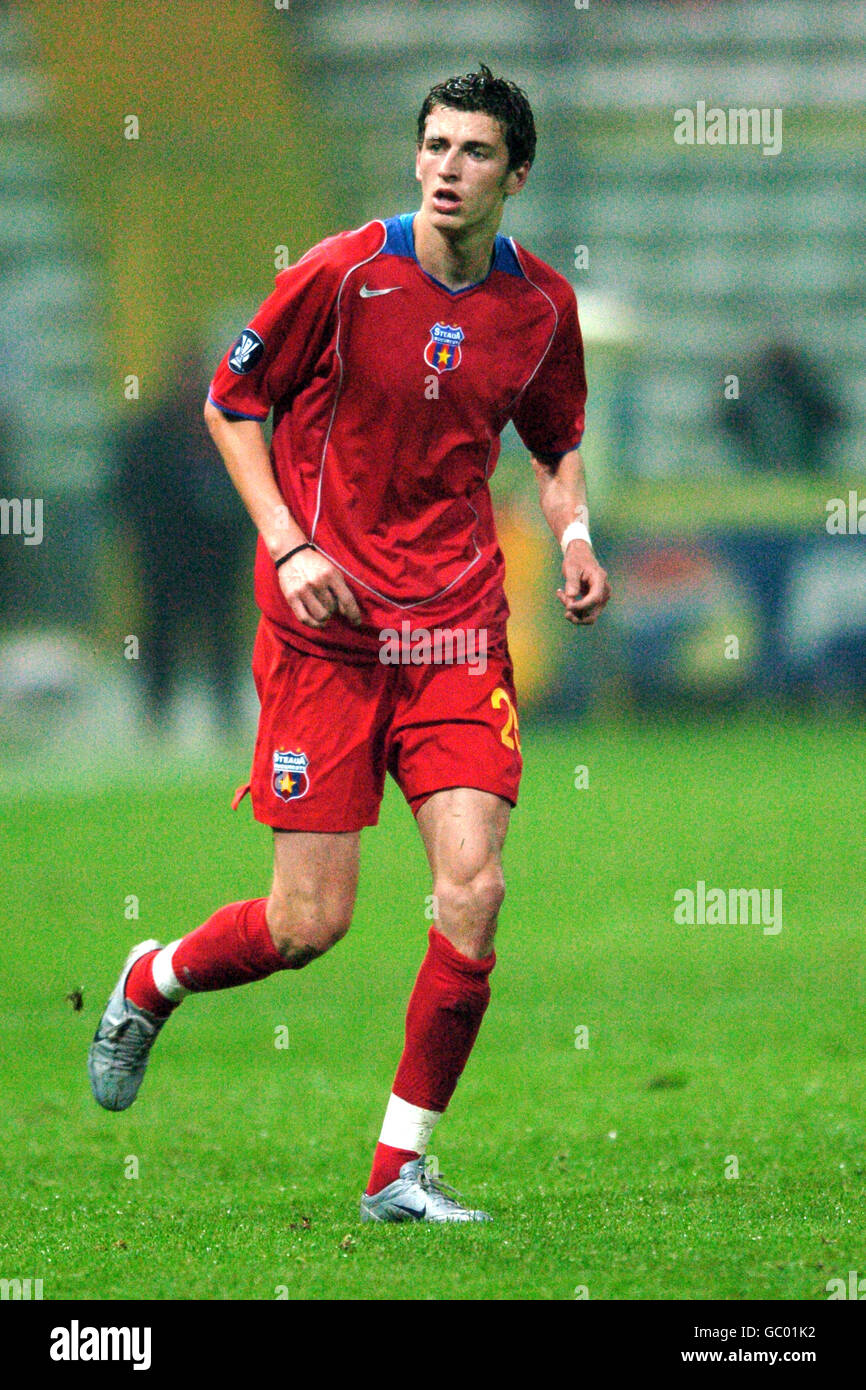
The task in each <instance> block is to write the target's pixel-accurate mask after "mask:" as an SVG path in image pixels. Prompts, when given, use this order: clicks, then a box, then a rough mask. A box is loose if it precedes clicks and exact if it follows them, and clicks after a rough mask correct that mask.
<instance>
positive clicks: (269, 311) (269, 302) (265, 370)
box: [209, 238, 339, 421]
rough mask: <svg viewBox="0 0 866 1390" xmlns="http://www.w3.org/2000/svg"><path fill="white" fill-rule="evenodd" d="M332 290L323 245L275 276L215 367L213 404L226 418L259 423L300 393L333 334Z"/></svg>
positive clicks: (334, 283) (333, 276) (334, 274)
mask: <svg viewBox="0 0 866 1390" xmlns="http://www.w3.org/2000/svg"><path fill="white" fill-rule="evenodd" d="M329 240H330V238H329ZM338 289H339V279H338V271H337V267H336V266H335V264H334V262H333V259H332V258H330V257H329V256H328V254H327V247H326V244H325V243H320V245H319V246H314V247H313V248H312V250H311V251H308V252H307V254H306V255H305V256H303V257H302V258H301V260H299V261H298V262H297V263H296V264H295V265H293V266H290V267H289V268H288V270H283V271H281V272H280V274H279V275H278V276H277V278H276V283H275V288H274V290H273V293H272V294H270V295H269V296H268V298H267V299H266V300H265V301H264V303H263V304H262V305H261V307H260V308H259V309H258V310H257V312H256V313H255V314H254V316H253V317H252V319H251V320H250V322H249V323H248V325H247V327H246V328H245V329H244V330H243V331H242V332H241V334H240V335H239V337H238V338H237V339H236V341H235V342H234V343H233V344H232V346H231V347H230V348H229V350H228V352H227V353H226V354H225V356H224V357H223V359H222V361H221V362H220V364H219V366H218V367H217V369H216V372H215V374H214V378H213V381H212V382H211V386H210V392H209V398H210V400H211V401H212V402H213V404H214V405H216V406H218V407H219V409H220V410H223V411H225V412H226V414H228V415H233V416H235V417H239V418H241V419H247V420H260V421H264V420H266V419H267V418H268V415H269V414H270V411H271V407H272V406H273V405H275V404H276V403H277V402H278V401H280V400H283V399H285V398H286V397H289V396H291V395H293V394H294V393H295V392H296V391H298V390H300V389H301V388H302V387H303V386H304V385H305V384H306V383H307V382H308V381H309V380H310V379H311V377H312V375H313V372H314V369H315V366H316V363H317V362H318V360H319V358H320V356H321V354H322V352H323V350H324V349H325V347H326V346H327V343H328V341H329V339H330V338H331V336H332V334H333V325H334V320H335V309H336V299H337V293H338Z"/></svg>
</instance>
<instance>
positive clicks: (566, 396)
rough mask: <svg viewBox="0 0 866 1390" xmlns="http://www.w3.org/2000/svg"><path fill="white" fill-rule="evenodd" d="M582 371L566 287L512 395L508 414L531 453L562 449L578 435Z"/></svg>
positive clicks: (580, 430)
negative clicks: (542, 347)
mask: <svg viewBox="0 0 866 1390" xmlns="http://www.w3.org/2000/svg"><path fill="white" fill-rule="evenodd" d="M585 413H586V375H585V372H584V366H583V341H582V339H581V334H580V323H579V321H578V317H577V300H576V299H575V297H574V292H573V291H570V293H569V297H568V300H567V301H566V303H565V305H564V306H560V308H559V322H558V323H557V325H556V331H555V333H554V336H553V341H552V343H551V344H550V346H549V347H548V349H547V352H546V354H545V356H544V358H543V360H542V361H541V363H540V365H539V366H538V368H537V370H536V371H535V373H534V375H533V376H532V377H531V378H530V380H529V382H528V383H527V385H526V386H525V387H524V389H523V391H522V392H521V394H520V396H519V397H518V399H517V404H516V406H515V408H514V410H513V412H512V417H511V418H512V419H513V421H514V424H515V428H516V429H517V433H518V434H519V435H520V438H521V439H522V440H523V443H524V444H525V445H526V447H527V449H529V451H530V453H533V454H560V455H561V454H565V453H568V451H569V450H570V449H576V448H577V447H578V445H579V444H580V441H581V439H582V438H583V429H584V423H585V418H586V414H585Z"/></svg>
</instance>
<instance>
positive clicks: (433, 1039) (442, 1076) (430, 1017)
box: [367, 927, 496, 1196]
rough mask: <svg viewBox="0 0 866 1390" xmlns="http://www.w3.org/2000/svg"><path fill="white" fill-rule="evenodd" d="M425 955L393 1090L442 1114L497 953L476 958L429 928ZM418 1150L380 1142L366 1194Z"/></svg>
mask: <svg viewBox="0 0 866 1390" xmlns="http://www.w3.org/2000/svg"><path fill="white" fill-rule="evenodd" d="M429 942H430V945H429V948H428V951H427V954H426V956H425V957H424V960H423V963H422V965H421V969H420V970H419V972H418V978H417V980H416V981H415V988H414V989H413V991H412V997H411V999H410V1000H409V1008H408V1010H407V1012H406V1042H405V1045H404V1048H403V1056H402V1057H401V1058H400V1065H399V1067H398V1068H397V1075H396V1077H395V1078H394V1086H393V1092H394V1095H396V1096H399V1097H400V1098H401V1100H405V1101H408V1103H409V1104H410V1105H417V1106H419V1107H420V1109H422V1110H435V1111H437V1112H438V1113H440V1114H441V1113H442V1111H443V1110H445V1109H446V1108H447V1105H448V1102H449V1101H450V1099H451V1097H452V1096H453V1094H454V1091H455V1088H456V1086H457V1082H458V1081H459V1080H460V1075H461V1073H462V1071H463V1068H464V1067H465V1066H466V1063H467V1061H468V1059H469V1054H470V1052H471V1051H472V1048H473V1046H474V1043H475V1039H476V1038H477V1036H478V1030H479V1028H480V1027H481V1020H482V1018H483V1017H484V1011H485V1009H486V1008H487V1005H488V1004H489V1002H490V982H489V978H488V977H489V975H490V972H491V970H492V969H493V967H494V965H495V964H496V952H495V951H491V953H490V955H489V956H485V957H484V959H483V960H472V959H470V957H469V956H464V955H462V954H461V952H460V951H458V950H456V948H455V947H454V946H452V945H451V942H450V941H449V940H448V939H447V937H445V936H443V935H442V933H441V932H439V931H437V930H436V928H435V927H431V928H430V935H429ZM417 1157H418V1154H417V1153H414V1152H413V1151H412V1150H409V1149H398V1148H394V1147H392V1146H391V1145H389V1144H382V1143H379V1144H377V1146H376V1153H375V1156H374V1158H373V1170H372V1172H371V1174H370V1181H369V1183H368V1184H367V1194H368V1196H372V1194H373V1193H375V1192H381V1190H382V1188H383V1187H387V1185H388V1183H389V1182H394V1180H395V1179H396V1178H397V1177H399V1175H400V1168H401V1167H402V1165H403V1164H404V1163H406V1162H407V1161H408V1159H410V1158H417Z"/></svg>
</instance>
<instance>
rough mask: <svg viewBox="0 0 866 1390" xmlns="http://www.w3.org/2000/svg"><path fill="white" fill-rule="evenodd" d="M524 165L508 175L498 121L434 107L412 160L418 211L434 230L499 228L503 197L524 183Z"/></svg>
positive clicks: (478, 112) (505, 149) (475, 112)
mask: <svg viewBox="0 0 866 1390" xmlns="http://www.w3.org/2000/svg"><path fill="white" fill-rule="evenodd" d="M528 173H529V165H528V164H524V165H521V167H520V168H519V169H514V170H511V171H509V168H508V147H507V145H506V143H505V136H504V134H503V131H502V127H501V126H500V124H499V122H498V121H497V120H496V119H495V118H494V117H493V116H488V115H486V114H485V113H484V112H482V111H453V110H452V109H451V108H450V107H447V106H434V107H433V110H432V111H431V112H430V115H429V116H428V117H427V121H426V125H425V129H424V140H423V143H422V145H421V148H420V149H419V150H418V151H417V154H416V157H415V177H416V178H417V179H418V180H419V181H420V184H421V207H422V209H423V211H424V214H425V216H426V217H427V218H428V219H429V221H430V222H431V223H432V225H433V226H434V227H437V228H439V229H440V230H442V231H447V230H449V229H453V230H455V231H456V230H458V229H459V230H460V231H464V232H465V231H468V230H469V228H473V229H474V228H478V227H480V226H485V225H486V226H489V228H490V229H491V230H493V231H495V230H496V228H497V227H498V226H499V223H500V220H501V218H502V208H503V205H504V202H505V199H506V198H509V197H511V196H512V195H513V194H515V193H517V192H519V190H520V189H521V188H522V187H523V185H524V183H525V182H526V177H527V175H528Z"/></svg>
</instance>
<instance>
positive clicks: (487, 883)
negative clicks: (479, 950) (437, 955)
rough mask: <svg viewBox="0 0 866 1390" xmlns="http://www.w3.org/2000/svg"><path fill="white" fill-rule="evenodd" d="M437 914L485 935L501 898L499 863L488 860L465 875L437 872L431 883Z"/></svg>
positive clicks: (501, 876) (495, 916)
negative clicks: (435, 878) (479, 867)
mask: <svg viewBox="0 0 866 1390" xmlns="http://www.w3.org/2000/svg"><path fill="white" fill-rule="evenodd" d="M433 894H434V900H435V902H436V906H437V908H438V915H439V917H440V918H441V919H442V920H444V921H445V922H449V923H450V922H453V923H454V924H455V925H456V924H459V925H461V926H462V927H463V928H464V929H470V930H471V929H473V928H474V929H476V930H478V931H480V932H481V933H482V934H484V935H485V936H486V934H487V931H488V929H489V927H490V925H491V924H494V923H495V921H496V918H497V915H498V913H499V910H500V908H501V907H502V904H503V902H504V900H505V878H504V876H503V873H502V867H501V865H500V864H498V863H497V862H496V861H489V862H488V863H486V864H485V865H484V866H483V867H482V868H481V869H479V870H477V871H476V872H475V873H472V874H470V875H469V876H461V877H460V878H457V877H455V876H449V875H440V876H439V877H438V878H437V880H436V882H435V884H434V887H433Z"/></svg>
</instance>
